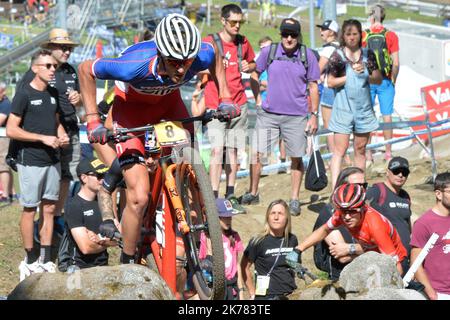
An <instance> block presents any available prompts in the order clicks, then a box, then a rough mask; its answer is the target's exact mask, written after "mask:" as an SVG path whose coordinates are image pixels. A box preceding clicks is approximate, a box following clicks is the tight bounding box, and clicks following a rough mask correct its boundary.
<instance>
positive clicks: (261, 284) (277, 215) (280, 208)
mask: <svg viewBox="0 0 450 320" xmlns="http://www.w3.org/2000/svg"><path fill="white" fill-rule="evenodd" d="M265 221H266V222H265V225H264V231H263V232H262V233H261V234H259V235H257V236H256V237H253V238H252V239H251V240H250V243H249V245H248V246H247V248H246V249H245V251H244V256H243V257H242V260H241V268H242V269H241V270H242V278H243V281H244V283H245V285H246V286H247V289H248V291H249V294H250V299H252V300H253V299H255V300H287V299H288V298H287V295H289V294H291V293H292V292H293V291H294V290H295V289H296V288H297V286H296V284H295V274H294V271H293V270H292V269H291V268H290V267H289V265H288V264H287V263H286V259H285V257H286V255H287V254H288V253H289V252H291V251H292V250H294V248H295V247H296V246H297V245H298V240H297V237H296V236H295V235H293V234H292V233H291V215H290V213H289V206H288V205H287V203H286V202H285V201H284V200H275V201H272V203H270V205H269V207H268V208H267V211H266V219H265ZM253 264H254V265H255V271H256V272H257V279H256V287H255V285H254V282H253V280H254V279H253V275H252V272H251V270H250V268H251V266H252V265H253Z"/></svg>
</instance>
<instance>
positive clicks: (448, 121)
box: [237, 118, 450, 178]
mask: <svg viewBox="0 0 450 320" xmlns="http://www.w3.org/2000/svg"><path fill="white" fill-rule="evenodd" d="M444 124H447V125H446V126H443V125H444ZM415 126H427V127H430V128H429V129H423V130H419V131H414V132H413V133H411V134H410V135H408V136H404V137H400V138H393V139H389V140H385V141H383V142H378V143H370V144H368V145H367V146H366V149H367V150H372V149H377V148H380V147H383V146H385V145H387V144H395V143H399V142H403V141H407V140H411V139H414V138H416V137H417V136H419V135H423V134H431V133H432V132H438V131H444V130H449V129H450V118H448V119H443V120H440V121H436V122H433V123H427V122H426V121H399V122H393V123H381V124H380V126H379V127H378V130H384V129H400V128H407V127H415ZM437 126H441V127H440V128H434V127H437ZM431 127H433V128H432V129H431ZM378 130H376V131H378ZM330 133H331V132H330V131H329V130H327V129H321V130H319V132H318V133H317V135H319V136H325V135H328V134H330ZM430 142H431V143H432V141H430ZM422 147H424V146H422ZM425 148H426V147H424V149H425ZM425 150H426V149H425ZM352 151H353V148H348V150H347V153H351V152H352ZM426 151H427V153H428V154H429V155H430V156H431V158H432V161H433V162H435V157H434V154H433V153H431V152H430V151H429V150H426ZM331 157H332V154H331V153H326V154H323V155H322V158H323V159H324V160H327V159H331ZM308 162H309V157H303V164H304V165H306V166H307V165H308ZM290 165H291V162H290V161H286V162H282V163H276V164H271V165H267V166H264V167H263V168H262V172H261V173H262V174H264V175H266V174H269V173H271V172H272V171H275V170H278V169H283V168H288V167H289V166H290ZM432 171H433V177H435V176H436V167H435V165H433V164H432ZM249 174H250V171H249V170H241V171H238V173H237V177H238V178H244V177H247V176H249Z"/></svg>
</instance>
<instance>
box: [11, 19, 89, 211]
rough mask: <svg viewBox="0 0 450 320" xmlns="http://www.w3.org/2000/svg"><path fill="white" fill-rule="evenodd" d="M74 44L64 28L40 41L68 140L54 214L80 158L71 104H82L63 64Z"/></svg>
mask: <svg viewBox="0 0 450 320" xmlns="http://www.w3.org/2000/svg"><path fill="white" fill-rule="evenodd" d="M76 46H78V44H77V43H75V42H74V41H72V40H71V38H70V36H69V33H68V32H67V31H66V30H64V29H57V28H55V29H52V30H50V34H49V39H48V40H47V41H45V42H43V43H42V44H41V47H42V48H44V49H48V50H49V51H50V52H51V54H52V56H53V58H55V59H56V62H57V64H58V67H57V70H56V72H55V77H54V79H52V80H51V81H50V82H49V84H50V86H51V87H53V88H55V89H56V91H57V93H58V99H59V104H60V108H61V113H60V121H61V124H62V125H63V127H64V129H65V130H66V132H67V134H68V136H69V139H70V145H69V147H68V148H65V149H63V150H61V157H60V161H61V185H60V192H59V200H58V202H57V203H56V211H55V215H56V216H60V215H61V211H62V209H63V207H64V202H65V200H66V197H67V193H68V190H69V184H70V181H71V180H76V179H77V175H76V167H77V165H78V163H79V162H80V158H81V147H80V138H79V129H78V118H77V115H76V109H75V107H81V105H82V99H81V94H80V85H79V83H78V75H77V73H76V71H75V68H73V67H72V66H71V65H70V64H69V63H67V61H68V60H69V58H70V54H71V52H72V51H73V49H74V48H75V47H76ZM33 77H34V72H33V70H31V69H30V70H28V71H27V73H25V75H24V76H23V78H22V80H21V81H20V83H19V84H18V86H17V87H18V88H20V87H21V86H23V85H26V84H27V83H29V82H30V81H31V80H32V79H33Z"/></svg>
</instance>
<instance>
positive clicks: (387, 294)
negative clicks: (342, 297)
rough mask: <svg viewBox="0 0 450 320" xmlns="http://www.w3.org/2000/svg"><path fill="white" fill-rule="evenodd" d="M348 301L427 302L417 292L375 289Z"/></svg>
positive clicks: (351, 296)
mask: <svg viewBox="0 0 450 320" xmlns="http://www.w3.org/2000/svg"><path fill="white" fill-rule="evenodd" d="M347 300H427V299H426V298H425V296H423V295H422V294H421V293H419V292H417V291H415V290H409V289H392V288H375V289H370V290H369V291H368V292H367V293H366V294H364V295H361V296H353V295H349V296H348V298H347Z"/></svg>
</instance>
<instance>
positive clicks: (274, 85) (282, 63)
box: [241, 18, 320, 216]
mask: <svg viewBox="0 0 450 320" xmlns="http://www.w3.org/2000/svg"><path fill="white" fill-rule="evenodd" d="M280 34H281V43H278V44H272V45H271V46H268V47H266V48H263V49H262V50H261V54H260V55H259V57H258V59H257V60H256V72H257V73H258V75H259V74H261V73H262V72H264V71H265V70H267V74H268V84H267V88H268V89H267V98H266V99H265V100H264V101H262V102H261V98H260V94H259V92H255V93H257V99H256V101H257V118H256V127H255V134H254V138H253V140H254V141H253V144H254V148H255V149H256V152H257V154H253V156H252V162H251V163H252V166H251V179H250V184H251V185H250V190H249V192H247V193H246V194H245V195H243V197H242V200H241V202H242V203H243V204H247V203H248V204H250V203H252V202H254V200H255V199H257V198H258V196H259V195H258V184H259V178H260V175H261V157H262V155H267V153H269V152H270V151H271V149H272V147H273V145H274V143H277V142H278V138H279V137H280V135H281V138H282V139H283V141H284V142H285V145H286V155H287V156H289V157H291V161H292V163H291V195H290V198H291V201H290V203H289V209H290V211H291V214H292V215H295V216H298V215H299V214H300V202H299V200H298V198H299V192H300V185H301V182H302V178H303V173H304V167H303V161H302V157H303V156H304V154H305V152H306V145H307V143H306V137H307V134H314V133H316V131H317V123H318V119H317V117H318V112H317V110H318V107H319V91H318V86H317V81H318V80H319V77H320V72H319V64H318V63H317V58H316V57H315V55H314V53H313V52H312V50H310V49H309V48H306V46H304V45H303V44H302V43H301V37H302V35H301V28H300V22H299V21H297V20H295V19H293V18H287V19H284V20H283V21H282V22H281V26H280ZM257 91H259V90H257ZM309 98H310V99H311V109H310V108H309V103H308V99H309Z"/></svg>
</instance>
